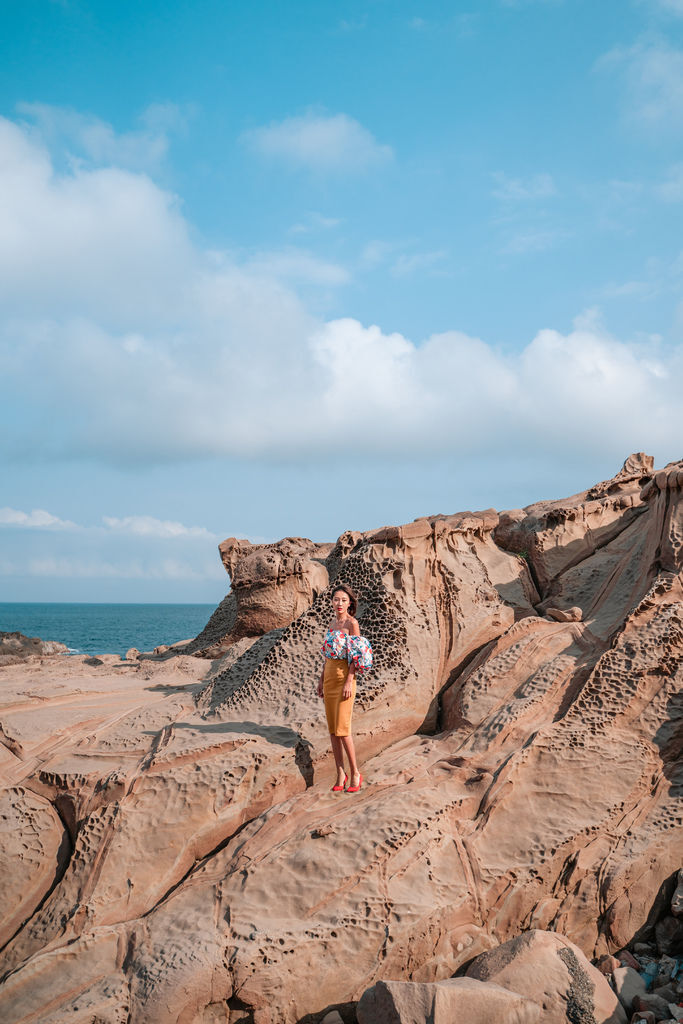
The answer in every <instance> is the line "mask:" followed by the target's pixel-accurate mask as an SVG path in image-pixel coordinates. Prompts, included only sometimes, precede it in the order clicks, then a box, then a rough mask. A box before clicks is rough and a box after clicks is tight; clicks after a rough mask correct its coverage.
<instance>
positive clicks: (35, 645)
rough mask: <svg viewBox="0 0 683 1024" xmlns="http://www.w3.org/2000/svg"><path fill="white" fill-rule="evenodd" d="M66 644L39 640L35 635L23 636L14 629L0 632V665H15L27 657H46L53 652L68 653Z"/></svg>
mask: <svg viewBox="0 0 683 1024" xmlns="http://www.w3.org/2000/svg"><path fill="white" fill-rule="evenodd" d="M68 652H69V648H68V647H67V646H66V644H62V643H59V641H57V640H41V639H40V637H37V636H25V635H24V634H23V633H19V632H17V631H16V630H15V631H13V632H9V633H3V632H0V666H1V665H16V664H19V663H20V662H22V661H26V660H27V659H28V658H46V657H51V656H52V655H54V654H68Z"/></svg>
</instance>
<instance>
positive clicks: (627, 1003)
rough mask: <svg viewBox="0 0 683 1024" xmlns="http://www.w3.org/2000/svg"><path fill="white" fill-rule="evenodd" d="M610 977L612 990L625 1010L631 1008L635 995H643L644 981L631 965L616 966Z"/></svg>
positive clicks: (645, 989)
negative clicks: (612, 985)
mask: <svg viewBox="0 0 683 1024" xmlns="http://www.w3.org/2000/svg"><path fill="white" fill-rule="evenodd" d="M612 978H613V984H614V991H615V992H616V994H617V996H618V997H619V1002H620V1003H621V1005H622V1006H623V1007H624V1009H625V1010H631V1009H632V1007H633V1000H634V999H635V997H636V996H642V995H645V992H646V991H647V987H646V985H645V981H644V980H643V978H641V976H640V974H638V971H635V970H634V969H633V968H632V967H618V968H617V969H616V971H614V974H613V976H612Z"/></svg>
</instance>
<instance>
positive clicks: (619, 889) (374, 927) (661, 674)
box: [0, 464, 683, 1024]
mask: <svg viewBox="0 0 683 1024" xmlns="http://www.w3.org/2000/svg"><path fill="white" fill-rule="evenodd" d="M642 468H645V467H642ZM632 469H633V467H631V470H632ZM631 470H629V471H628V472H625V474H624V475H621V476H620V475H619V474H618V475H617V478H615V481H614V482H612V483H610V482H607V483H606V484H604V485H599V486H598V487H597V488H596V489H594V490H593V493H591V492H584V494H583V495H582V496H574V498H573V499H567V500H565V501H563V502H558V503H541V504H543V505H544V509H545V511H543V510H540V507H539V508H537V509H536V511H534V512H528V511H527V512H522V511H520V513H519V514H517V513H514V514H501V516H500V517H499V516H498V514H497V513H495V512H493V511H492V510H487V511H485V512H480V513H463V514H460V515H456V516H434V517H429V518H426V519H421V520H418V521H416V522H415V523H409V524H406V525H405V526H401V527H386V528H383V529H381V530H376V531H368V532H367V533H365V534H359V533H348V534H344V535H342V537H340V538H339V541H338V542H337V544H336V545H335V546H334V547H332V546H327V549H323V550H320V547H319V546H315V545H314V546H313V547H312V548H309V549H308V552H309V556H310V560H311V561H312V562H316V561H317V557H316V552H317V555H319V556H320V561H319V564H320V565H322V564H323V562H324V568H325V570H326V572H327V574H328V578H329V586H327V587H326V589H324V590H323V591H321V592H320V593H318V594H317V596H312V598H311V600H310V602H309V604H307V605H306V607H305V609H304V610H303V611H302V612H301V613H299V614H298V615H297V617H295V618H294V619H293V620H292V621H290V622H289V623H287V624H286V625H282V626H278V627H277V628H276V629H270V630H269V631H268V632H266V633H263V634H262V635H261V634H256V635H249V636H244V637H242V639H235V637H234V635H233V630H234V624H235V623H237V621H238V614H237V599H236V597H235V595H231V597H232V600H231V601H227V602H225V603H224V606H223V611H222V612H221V613H220V615H218V617H217V618H216V619H215V621H214V623H213V625H212V626H211V630H210V631H209V633H210V634H211V636H212V637H214V638H216V644H217V646H218V647H220V645H221V643H222V640H221V636H223V637H224V636H225V635H228V639H229V643H228V646H227V653H224V654H220V656H219V657H218V658H217V659H216V661H215V662H214V664H212V665H210V666H209V665H208V664H207V662H206V661H202V660H201V659H199V658H194V657H190V656H188V653H187V652H188V650H190V649H192V644H189V645H185V646H184V647H183V649H182V651H180V652H178V651H177V650H175V649H174V650H172V651H169V652H167V654H166V655H165V656H164V657H163V658H158V659H156V658H153V657H148V658H142V659H141V660H140V661H136V662H127V661H121V660H120V659H118V658H102V659H101V660H102V664H101V665H100V666H99V667H97V668H94V667H91V666H88V665H87V664H85V663H84V661H83V659H79V658H69V659H45V662H44V664H41V665H40V667H39V671H38V670H37V669H36V663H35V661H34V662H31V661H28V662H27V663H26V664H25V665H18V666H12V668H11V669H2V670H0V672H1V675H0V679H1V681H2V685H1V686H0V726H1V728H2V732H1V733H0V740H1V742H0V774H1V775H2V778H3V780H4V783H5V786H6V788H7V790H10V789H12V788H13V787H14V788H17V787H21V788H22V789H23V790H24V792H25V793H26V794H30V797H29V796H28V795H27V797H26V799H27V800H29V799H30V798H32V797H35V798H36V799H37V800H38V801H40V800H43V801H45V804H49V805H51V807H52V809H53V810H54V812H55V816H56V819H57V820H59V822H60V825H59V827H61V829H62V832H61V834H62V835H63V834H67V835H68V840H69V845H68V847H67V854H66V857H65V862H63V863H62V865H61V866H60V868H59V870H57V869H55V868H54V864H53V874H52V876H50V874H49V871H48V864H49V862H51V857H52V853H50V850H53V849H54V843H56V842H57V841H58V837H59V835H60V832H59V827H58V826H57V823H56V820H55V819H54V818H50V819H49V820H50V822H51V824H49V825H48V824H47V821H48V818H47V817H46V819H45V821H46V825H45V828H46V837H49V836H50V835H52V837H53V839H52V840H51V841H52V843H53V845H52V846H49V844H48V842H47V838H46V840H45V847H44V850H41V849H36V850H33V851H32V852H31V854H30V855H29V854H28V853H26V851H25V850H24V848H23V846H22V845H21V842H19V843H18V844H17V846H16V854H17V856H16V857H15V856H14V855H13V856H11V857H9V858H8V861H7V864H6V865H5V864H3V865H2V868H3V873H4V876H5V877H4V881H5V885H6V891H7V892H9V893H10V894H12V893H14V894H20V895H19V896H17V897H15V898H14V903H13V904H12V906H13V907H15V906H16V907H18V908H19V911H18V912H19V913H20V916H21V921H19V923H18V925H17V929H16V934H14V937H12V938H11V939H10V941H9V943H8V944H7V946H6V947H5V948H4V950H3V952H2V957H3V971H5V972H7V973H6V974H5V975H4V981H2V982H1V983H0V1019H2V1020H3V1024H17V1022H18V1021H19V1020H21V1021H23V1022H24V1024H38V1022H41V1024H42V1022H45V1021H46V1019H50V1024H63V1021H65V1020H78V1021H79V1022H80V1021H81V1020H82V1021H83V1024H86V1022H88V1024H90V1022H91V1021H92V1020H94V1019H97V1020H102V1021H107V1022H109V1021H110V1020H112V1021H113V1020H117V1021H118V1020H121V1021H126V1022H130V1024H162V1022H163V1024H178V1022H180V1024H189V1022H193V1024H194V1022H195V1021H196V1022H198V1024H205V1021H211V1022H212V1024H213V1020H214V1019H215V1017H216V1015H217V1014H218V1015H219V1019H220V1014H221V1013H223V1012H224V1011H225V1010H226V1008H228V1010H229V1013H230V1015H231V1016H233V1015H234V1014H236V1013H243V1015H244V1016H246V1017H247V1018H248V1019H251V1020H253V1021H254V1022H255V1024H294V1022H298V1021H300V1020H301V1019H302V1018H306V1017H307V1016H308V1019H310V1020H314V1019H316V1018H319V1017H320V1016H322V1014H323V1013H324V1011H325V1009H326V1008H329V1007H331V1006H339V1007H344V1006H350V1005H351V1004H353V1003H354V1002H355V1001H357V1000H358V999H359V998H360V997H361V995H362V994H363V992H364V991H365V990H366V989H367V988H368V987H371V986H373V985H375V984H376V983H377V982H378V981H384V980H393V979H402V980H404V981H410V982H414V983H420V984H423V983H437V982H442V981H443V980H444V979H447V978H450V977H451V976H452V975H453V974H454V973H455V972H456V971H457V970H458V968H460V967H461V966H462V965H464V964H466V963H467V962H469V961H470V960H472V958H473V957H477V955H478V954H481V953H482V952H484V951H486V950H490V949H491V948H492V947H495V946H498V945H499V944H500V943H505V942H506V940H508V939H510V938H511V937H512V936H514V935H519V933H520V931H523V930H525V929H529V928H544V929H551V930H553V931H555V932H558V931H561V932H563V933H565V934H566V935H567V936H568V938H569V939H570V940H571V941H572V942H573V943H574V944H575V946H578V947H580V948H581V949H582V950H583V952H584V953H585V954H587V955H588V956H591V957H592V956H597V955H601V954H605V953H611V952H612V951H615V950H619V949H623V948H624V947H625V946H626V945H630V944H631V943H632V942H633V941H634V938H635V937H636V936H637V937H640V936H642V935H650V934H652V933H653V932H654V926H655V924H656V922H657V920H658V918H659V917H660V916H661V913H662V912H663V911H664V910H665V909H666V904H665V902H664V901H665V900H668V898H669V894H670V892H671V886H670V880H671V878H672V876H673V875H674V873H675V872H676V871H677V870H678V869H679V868H680V864H681V860H680V800H681V776H680V758H681V749H680V729H681V721H682V717H681V716H682V714H683V712H682V709H681V705H680V692H681V685H682V682H683V679H682V673H683V669H682V668H681V665H682V654H683V585H682V581H681V570H682V568H683V553H682V544H683V502H682V501H681V487H682V486H683V472H682V471H683V465H680V464H678V465H673V466H670V467H667V468H666V469H665V470H664V471H660V472H659V473H657V474H655V475H654V476H652V478H651V480H649V481H648V479H647V475H646V474H644V476H645V484H646V486H644V487H641V484H642V483H643V475H641V476H637V475H633V473H632V472H631ZM636 470H637V466H636ZM558 509H559V510H564V511H563V512H562V514H556V513H557V512H558ZM534 519H535V522H536V525H537V528H538V532H539V535H540V540H539V544H538V545H537V546H536V547H535V548H534V560H535V561H534V560H532V559H531V558H529V560H527V559H524V558H519V557H517V555H516V554H515V552H514V550H512V548H513V547H514V545H515V544H516V543H517V541H519V540H520V536H521V535H522V534H525V535H526V539H527V540H528V539H529V537H530V536H531V535H532V534H533V533H534V528H532V527H533V522H532V521H533V520H534ZM505 523H507V524H508V525H507V526H505V529H504V530H502V531H501V533H500V535H499V526H500V525H501V524H505ZM524 524H526V525H524ZM522 526H523V529H522ZM506 531H507V534H508V536H507V538H506V536H505V532H506ZM520 531H521V532H520ZM503 542H505V544H506V545H507V546H509V547H510V550H504V549H502V548H501V546H500V544H501V543H503ZM513 542H514V543H513ZM306 543H310V542H306ZM252 555H254V552H253V551H252V550H251V546H250V547H249V549H247V550H245V552H244V555H243V556H242V555H237V554H235V559H236V561H235V574H236V576H239V572H238V571H237V570H238V565H237V563H238V561H239V559H240V558H241V557H244V558H245V560H247V561H248V560H249V559H250V558H251V557H252ZM263 555H264V557H265V556H266V555H267V552H264V553H263ZM283 555H284V549H283ZM307 557H308V556H307ZM285 561H286V559H285ZM535 566H536V567H540V569H538V571H537V568H535ZM246 568H248V566H247V567H246ZM246 568H245V575H244V579H245V580H246V579H247V573H246ZM530 569H531V570H532V571H533V572H534V574H535V575H536V580H537V583H538V586H539V587H540V588H541V590H542V591H543V593H542V594H539V592H538V590H537V588H536V585H535V584H534V581H533V579H532V576H531V574H530ZM541 569H542V570H543V572H545V574H546V582H545V583H542V581H541V577H540V576H539V572H540V570H541ZM293 575H294V576H295V579H294V582H292V580H291V579H290V578H289V577H288V576H287V574H286V573H285V574H284V577H283V578H284V583H283V588H284V590H287V589H288V588H289V590H290V591H293V592H296V591H297V588H298V587H299V582H297V580H298V579H299V578H298V577H296V574H293ZM541 575H542V573H541ZM259 578H260V579H262V580H265V577H259ZM279 580H280V576H274V577H273V578H272V579H271V580H270V582H264V583H263V587H264V592H263V594H262V595H261V596H260V597H259V598H258V600H259V602H260V604H259V603H256V604H254V605H249V604H248V603H247V605H245V615H246V614H247V612H249V615H250V614H251V612H250V611H249V609H250V608H251V607H254V608H257V609H258V607H265V606H266V605H267V604H268V588H271V587H272V588H273V594H276V593H277V592H278V587H280V582H279ZM288 580H289V582H288ZM338 581H346V582H350V583H352V584H354V585H357V586H358V588H359V590H360V592H361V606H360V609H359V619H360V624H361V631H362V632H363V633H364V634H365V635H367V636H369V638H370V640H371V642H372V643H373V647H374V649H375V652H376V655H377V658H376V667H375V669H374V670H373V673H372V674H371V675H370V676H369V677H368V678H367V679H366V680H363V685H362V688H361V690H360V693H359V697H358V700H357V706H356V711H355V712H354V732H355V738H356V746H357V750H358V752H359V754H360V757H361V760H362V765H363V774H364V776H365V778H366V784H365V785H364V788H363V790H362V792H361V793H359V794H356V795H355V796H354V797H353V798H351V797H348V798H345V799H337V798H336V797H335V796H334V795H330V794H329V793H328V789H329V785H330V777H331V771H330V755H329V738H328V736H327V734H326V729H325V725H324V717H323V714H322V708H321V705H320V703H319V701H318V699H317V697H316V696H315V681H316V677H317V675H318V672H319V670H320V657H319V653H318V651H319V646H320V642H321V638H322V632H323V630H324V628H325V625H326V622H327V619H328V616H329V598H330V595H331V593H332V591H333V588H334V586H335V583H336V582H338ZM252 583H254V585H255V581H252ZM252 583H248V584H247V583H245V588H246V589H245V595H246V596H247V597H249V594H250V590H249V588H250V587H251V586H252ZM256 593H257V592H256V591H255V592H254V594H255V595H256ZM312 593H313V591H312V588H311V594H312ZM539 597H542V598H543V600H541V601H539ZM249 600H251V598H249ZM288 600H289V599H288ZM306 600H307V601H308V600H309V598H308V597H306ZM544 602H547V607H553V608H559V609H560V610H564V611H566V610H568V609H571V608H574V607H580V608H581V609H582V612H583V617H582V619H581V620H580V621H576V620H573V619H570V620H569V621H556V620H551V619H550V618H547V617H543V608H544ZM231 607H232V609H233V611H234V613H235V614H234V619H233V626H231V627H230V630H228V633H227V634H221V630H222V629H223V628H224V626H225V625H226V622H227V621H228V620H229V619H230V616H231V614H232V612H231V611H230V608H231ZM288 607H289V609H290V611H291V608H292V604H291V601H290V603H289V604H288ZM289 613H290V612H288V613H287V614H289ZM249 615H247V618H246V620H245V621H247V622H248V621H249ZM212 618H213V617H212ZM252 621H253V623H254V626H253V628H256V627H257V625H258V616H255V618H254V619H253V620H252ZM262 626H263V623H261V625H259V626H258V628H259V629H260V628H262ZM240 628H244V627H240ZM250 628H251V627H250ZM207 629H208V624H207ZM203 632H204V631H203ZM237 632H239V629H238V630H237ZM209 633H205V636H204V640H206V639H208V638H209ZM204 640H202V641H201V643H199V646H197V648H196V649H197V650H198V651H199V650H202V649H207V648H206V644H204ZM197 641H198V642H199V638H197ZM202 645H204V646H203V647H202ZM209 646H210V644H209ZM12 799H14V798H12ZM40 807H41V808H43V810H44V809H45V806H44V805H43V804H41V805H40ZM14 813H16V814H17V816H18V818H19V819H21V817H22V814H23V812H22V811H21V810H20V809H19V810H17V811H16V812H14ZM38 813H39V810H38V807H36V809H35V814H36V815H37V814H38ZM42 813H43V811H42V810H41V811H40V814H42ZM41 828H42V826H41ZM27 842H28V843H29V845H31V842H32V839H31V838H29V839H28V840H27ZM57 849H59V846H58V847H57ZM31 858H33V859H31ZM28 865H31V866H28ZM33 865H35V866H33ZM27 871H28V873H29V875H30V876H31V877H33V874H34V873H35V876H36V884H35V885H29V886H26V875H27ZM24 889H26V893H25V896H23V895H21V894H22V892H23V890H24ZM22 900H23V902H22ZM10 902H11V899H10ZM679 920H680V918H679ZM634 948H636V949H637V947H634ZM649 948H650V947H649V946H648V947H646V949H649ZM552 956H553V957H554V960H552V957H551V962H553V964H554V966H555V967H556V968H557V969H561V970H562V971H564V972H565V973H564V975H561V977H560V978H559V979H556V980H558V985H559V984H560V982H562V984H566V983H567V978H568V977H570V969H569V967H568V966H567V964H566V963H565V962H564V960H560V958H559V957H558V955H557V954H555V953H554V954H552ZM567 959H568V961H569V963H570V964H571V966H572V969H575V968H574V964H573V961H572V960H571V957H569V956H568V955H567ZM554 961H557V963H554ZM558 964H559V967H558ZM10 971H11V972H12V973H9V972H10ZM579 973H580V972H579ZM594 973H595V974H597V975H598V977H601V976H600V975H599V972H597V971H595V972H594ZM311 978H315V985H311V984H310V979H311ZM589 978H592V975H589ZM602 981H603V984H604V983H605V982H604V979H602ZM591 984H596V990H595V991H596V993H597V992H598V986H597V983H595V982H591ZM558 990H559V989H558ZM553 991H555V990H553ZM579 995H581V991H579ZM611 997H612V998H616V997H614V994H613V993H612V994H611ZM577 998H578V997H577ZM572 1005H574V1004H572ZM577 1005H578V1004H577ZM581 1005H582V1004H581ZM47 1007H49V1009H46V1008H47ZM579 1009H580V1006H579ZM343 1012H344V1011H343ZM576 1012H577V1013H578V1012H579V1010H577V1011H576ZM231 1024H233V1022H232V1020H231Z"/></svg>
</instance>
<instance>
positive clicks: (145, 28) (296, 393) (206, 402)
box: [0, 0, 683, 601]
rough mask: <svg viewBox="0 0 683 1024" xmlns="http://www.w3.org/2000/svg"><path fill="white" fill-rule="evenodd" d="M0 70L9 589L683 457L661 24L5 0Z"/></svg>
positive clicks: (567, 15)
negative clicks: (636, 459) (232, 539)
mask: <svg viewBox="0 0 683 1024" xmlns="http://www.w3.org/2000/svg"><path fill="white" fill-rule="evenodd" d="M0 66H2V67H3V76H2V80H1V81H0V99H1V103H0V271H1V273H0V388H1V389H2V403H1V406H0V459H1V460H2V466H1V477H0V479H1V481H2V484H1V491H0V600H6V601H12V600H103V601H106V600H132V601H135V600H152V601H154V600H178V601H192V600H198V601H201V600H206V601H212V600H218V599H219V598H220V597H221V596H222V595H223V593H224V592H225V589H226V584H227V578H226V576H225V573H224V571H223V569H222V567H221V566H220V563H219V561H218V557H217V555H216V544H217V543H218V541H219V540H221V539H223V538H224V537H226V536H230V535H240V536H248V537H250V538H252V539H254V540H259V539H261V540H263V539H266V540H271V539H277V538H279V537H281V536H286V535H301V536H310V537H312V538H314V539H316V540H323V539H334V538H335V537H336V536H337V535H338V534H339V533H341V532H342V531H343V530H346V529H357V530H364V529H370V528H372V527H376V526H380V525H382V524H384V523H387V522H403V521H407V520H410V519H412V518H415V517H416V516H419V515H426V514H431V513H436V512H453V511H458V510H461V509H465V508H485V507H489V506H492V505H493V506H495V507H497V508H511V507H517V506H520V505H523V504H527V503H529V502H531V501H534V500H536V499H539V498H542V497H557V496H561V495H562V494H568V493H572V492H574V491H577V490H581V489H583V488H585V487H587V486H590V485H591V484H592V483H594V482H595V481H596V480H598V479H604V478H605V477H608V476H611V475H612V474H613V473H614V472H616V470H617V469H618V468H619V466H620V464H621V462H622V460H623V459H624V458H625V457H626V455H628V454H629V452H631V451H634V450H646V451H648V452H650V453H651V454H653V455H654V456H655V457H656V461H657V463H658V464H663V463H665V462H667V461H670V460H673V459H676V458H680V457H681V455H682V454H683V445H682V444H681V435H682V430H681V422H682V420H681V414H682V413H683V400H682V398H681V390H682V389H681V381H682V379H683V373H682V370H683V344H682V334H683V301H682V300H683V240H682V233H681V227H680V221H681V210H682V207H683V152H682V142H683V116H682V115H683V0H600V2H599V3H595V2H593V3H589V2H587V0H484V2H480V3H476V4H475V3H469V4H467V3H447V2H444V0H441V2H439V3H432V2H424V0H423V2H421V3H417V2H413V3H408V2H404V0H392V2H389V0H365V2H361V0H357V2H353V3H349V2H322V3H321V2H320V0H317V2H315V3H313V2H311V3H302V2H291V3H282V2H279V3H276V2H273V0H269V2H266V0H250V2H249V3H246V2H245V3H242V2H237V0H235V2H232V3H225V2H218V0H211V2H208V0H207V2H201V0H200V2H197V0H195V2H193V3H191V4H190V3H189V2H184V3H177V2H176V3H174V2H172V0H166V2H164V3H163V4H162V3H156V2H152V0H146V2H145V3H144V4H139V3H133V2H129V0H119V2H117V3H116V4H111V3H108V2H104V0H102V2H98V3H95V2H85V0H61V2H59V0H21V2H19V0H9V2H8V3H6V4H5V6H4V9H3V33H2V37H1V38H0Z"/></svg>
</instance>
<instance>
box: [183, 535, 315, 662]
mask: <svg viewBox="0 0 683 1024" xmlns="http://www.w3.org/2000/svg"><path fill="white" fill-rule="evenodd" d="M332 547H333V545H332V544H315V543H314V542H313V541H311V540H306V539H305V538H303V537H285V539H284V540H281V541H278V542H277V543H276V544H251V543H250V542H249V541H248V540H238V539H237V538H235V537H229V538H228V539H227V540H224V541H223V543H222V544H220V545H219V547H218V550H219V552H220V556H221V560H222V562H223V565H224V566H225V569H226V571H227V572H228V574H229V576H230V580H231V584H232V586H231V590H230V593H229V594H228V595H227V597H226V598H225V599H224V600H223V601H222V602H221V604H220V605H219V607H218V608H217V609H216V612H215V613H214V614H213V615H212V616H211V619H210V620H209V622H208V623H207V625H206V627H205V628H204V629H203V630H202V632H201V633H200V634H199V636H198V637H197V638H196V640H195V641H194V642H193V643H192V644H191V645H190V646H189V647H187V648H186V653H191V654H200V655H201V656H202V657H209V658H215V657H218V656H220V655H221V654H225V652H226V651H227V650H228V649H229V648H230V647H231V646H232V645H233V644H234V643H236V642H238V641H239V640H243V639H244V638H247V637H249V638H252V639H253V638H255V637H259V636H263V634H264V633H269V632H270V631H271V630H275V629H281V628H282V627H284V626H289V624H290V623H291V622H293V621H294V619H296V618H297V617H298V616H299V615H301V614H302V612H304V611H306V609H307V608H310V606H311V604H312V603H313V600H314V598H315V597H317V595H318V594H320V593H322V591H323V590H325V588H326V587H327V584H328V582H329V576H328V572H327V568H326V566H325V559H326V557H327V556H328V555H329V553H330V551H331V549H332ZM243 646H245V645H243Z"/></svg>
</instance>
